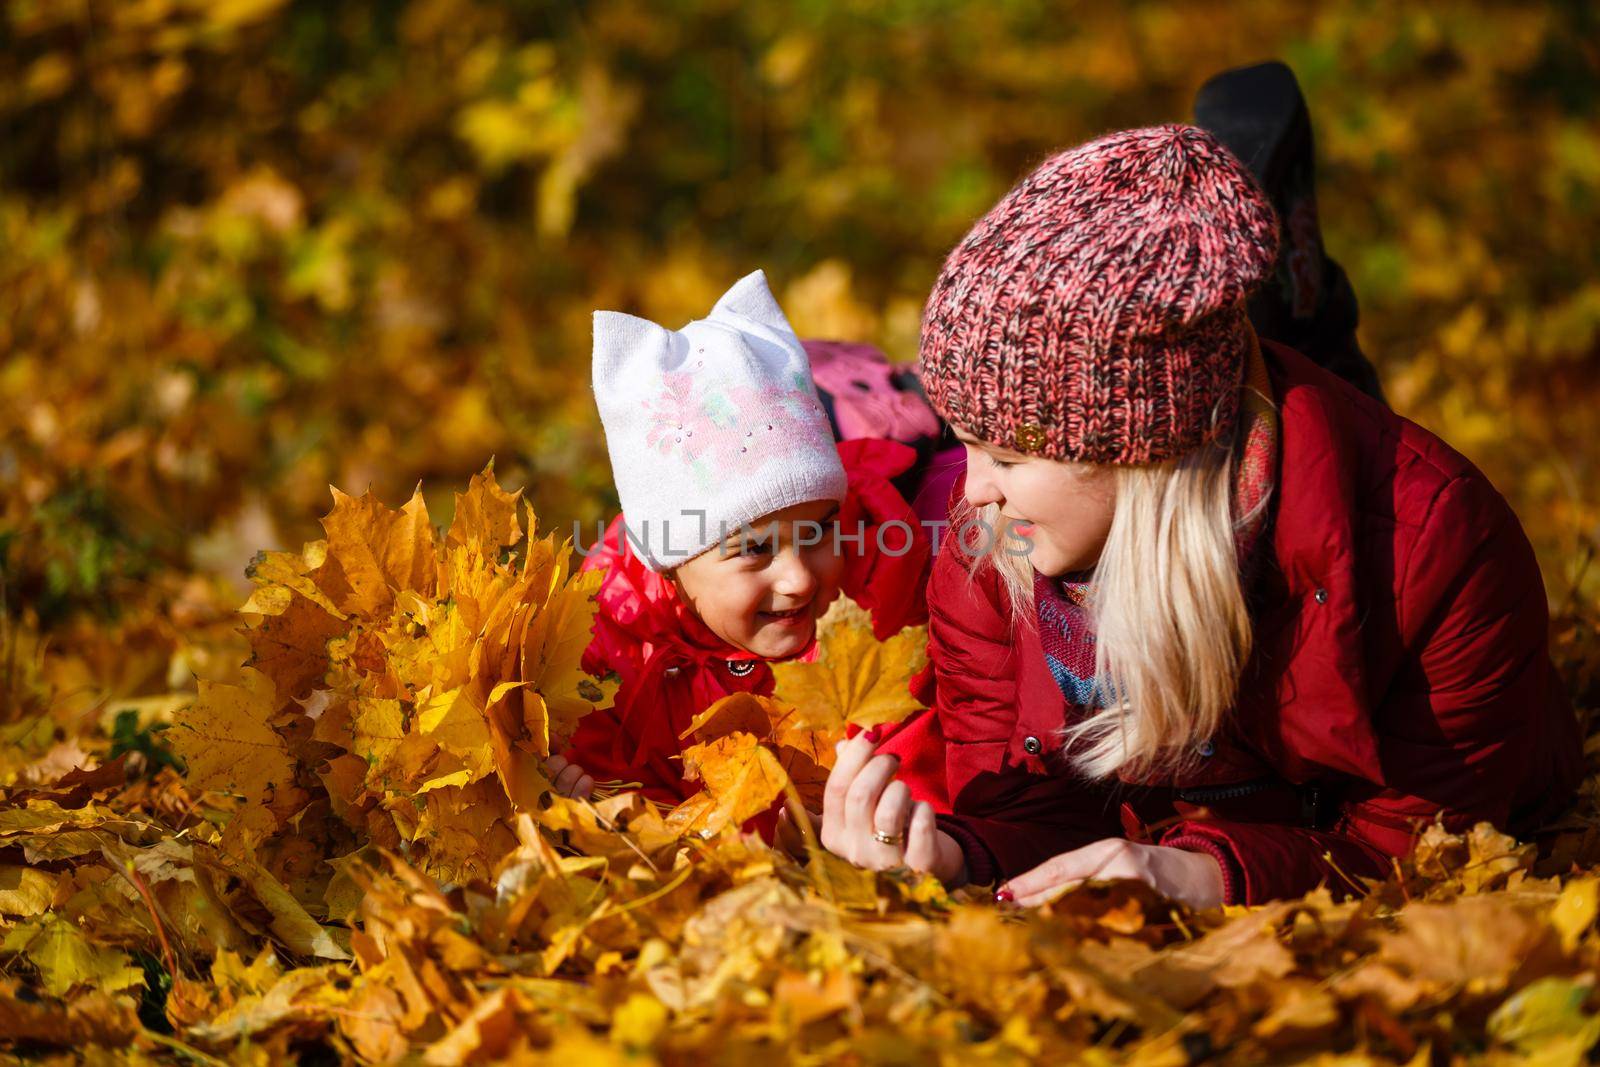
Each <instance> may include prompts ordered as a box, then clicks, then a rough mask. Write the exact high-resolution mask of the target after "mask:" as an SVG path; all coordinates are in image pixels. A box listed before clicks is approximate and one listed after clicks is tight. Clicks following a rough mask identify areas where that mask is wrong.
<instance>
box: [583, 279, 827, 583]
mask: <svg viewBox="0 0 1600 1067" xmlns="http://www.w3.org/2000/svg"><path fill="white" fill-rule="evenodd" d="M594 395H595V400H596V401H597V402H598V404H599V406H600V421H601V422H602V423H603V424H604V425H605V431H606V446H607V448H608V449H609V450H610V452H611V470H612V474H613V475H614V476H615V478H616V482H617V495H618V496H619V497H620V498H621V499H622V514H623V517H624V521H625V523H626V525H627V528H628V534H629V536H630V538H631V544H630V545H629V547H628V550H629V551H632V552H634V553H635V554H637V555H638V556H639V557H640V558H642V559H643V560H644V561H645V563H646V564H648V565H649V567H650V568H651V569H652V570H655V571H667V570H671V569H672V568H673V567H676V566H678V565H679V564H681V563H685V562H687V561H688V560H690V559H692V558H694V557H695V556H698V555H699V554H700V553H702V552H704V551H705V550H706V549H708V548H710V547H712V546H713V545H716V544H718V543H720V542H721V541H722V540H723V538H724V537H726V536H727V535H728V534H730V533H732V532H734V531H735V530H737V529H739V527H740V526H741V525H743V524H745V523H754V522H755V521H756V520H757V519H760V518H763V517H764V516H766V515H769V514H771V513H772V512H774V511H780V510H782V509H784V508H788V507H793V506H794V505H796V504H805V503H809V502H811V501H814V500H843V499H844V494H845V473H844V466H843V464H841V463H840V461H839V451H838V448H837V446H836V445H835V444H834V441H833V433H832V431H831V430H830V429H829V426H828V416H827V413H826V412H824V411H823V408H822V403H821V402H820V401H819V400H818V399H817V388H816V385H815V384H813V383H812V380H811V364H810V362H809V360H808V359H807V358H806V353H805V349H803V348H801V347H800V339H799V338H798V337H796V336H795V334H794V329H793V328H792V327H790V325H789V320H788V319H787V318H785V317H784V314H783V309H782V308H780V307H778V302H777V300H775V299H774V298H773V296H772V291H771V290H770V289H768V288H767V277H766V275H765V274H763V273H762V272H761V271H756V272H755V273H754V274H750V275H746V276H745V277H743V278H741V279H739V281H737V282H735V283H734V285H733V288H731V289H729V290H728V291H727V292H726V293H724V294H722V299H720V300H718V301H717V303H716V306H715V307H713V308H712V309H711V314H709V315H707V316H706V317H705V318H703V319H696V320H694V321H693V322H691V323H689V324H688V325H687V326H685V327H684V328H683V329H681V330H668V329H666V328H665V327H662V326H658V325H656V324H655V323H653V322H651V321H650V320H648V319H641V318H637V317H635V316H633V315H625V314H622V313H621V312H617V311H596V312H595V313H594Z"/></svg>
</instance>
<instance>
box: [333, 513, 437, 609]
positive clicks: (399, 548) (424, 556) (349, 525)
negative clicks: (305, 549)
mask: <svg viewBox="0 0 1600 1067" xmlns="http://www.w3.org/2000/svg"><path fill="white" fill-rule="evenodd" d="M322 528H323V529H324V530H326V531H327V534H328V555H329V556H330V557H332V558H333V559H334V560H336V561H338V564H339V567H340V568H341V569H342V570H343V572H344V580H345V582H347V583H348V584H349V590H348V591H347V592H345V593H344V595H343V597H342V598H341V599H340V601H339V609H340V610H341V611H344V612H346V613H348V614H352V615H368V616H370V615H375V614H377V613H379V612H380V611H384V610H387V609H388V607H389V606H390V604H392V603H393V601H394V594H395V593H396V591H398V590H402V589H411V590H416V591H418V592H423V593H428V592H432V590H433V588H434V585H435V583H436V581H437V577H438V573H437V559H436V555H435V552H434V530H433V526H432V524H431V523H430V522H429V521H428V505H427V504H426V503H425V502H424V501H423V499H422V489H421V487H420V486H419V487H418V488H417V490H416V491H415V492H413V493H412V494H411V499H410V500H408V501H407V502H406V505H405V507H403V508H401V509H400V510H399V511H394V510H392V509H390V508H388V507H386V506H385V505H384V504H383V502H382V501H380V500H379V499H378V498H377V497H375V496H373V495H372V493H371V491H370V490H369V491H368V492H367V493H366V494H365V495H363V496H361V497H360V498H359V499H358V498H356V497H352V496H349V495H348V494H346V493H342V492H340V491H339V490H338V489H336V488H335V489H333V510H332V511H331V512H329V513H328V514H327V515H325V516H324V517H323V519H322Z"/></svg>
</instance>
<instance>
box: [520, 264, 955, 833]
mask: <svg viewBox="0 0 1600 1067" xmlns="http://www.w3.org/2000/svg"><path fill="white" fill-rule="evenodd" d="M594 321H595V332H594V390H595V397H596V400H597V401H598V404H599V408H600V417H601V422H602V423H603V424H604V427H605V431H606V443H607V447H608V449H609V451H610V454H611V463H612V468H613V472H614V475H615V478H616V485H617V494H618V496H619V497H620V498H621V501H622V514H621V515H618V516H617V517H616V518H615V519H614V520H613V521H612V522H611V524H610V526H609V527H608V529H607V530H606V532H605V535H604V536H603V537H602V538H601V540H600V542H599V543H598V544H597V545H595V546H594V547H593V548H592V549H591V550H590V552H589V554H588V557H587V559H586V560H585V562H584V565H583V569H584V570H586V571H587V570H603V571H604V572H605V578H604V581H603V584H602V585H601V587H600V590H599V592H598V593H597V594H596V600H597V601H598V604H599V613H598V615H597V617H596V619H595V626H594V638H593V641H592V643H591V644H590V646H589V648H588V651H587V653H586V655H585V657H584V662H583V665H584V668H585V669H586V670H588V671H590V672H591V673H593V674H596V675H605V674H607V673H615V674H616V675H617V676H618V677H619V678H620V680H621V686H620V687H619V689H618V692H617V697H616V702H615V705H614V706H613V707H612V708H610V709H607V710H605V711H601V712H596V713H593V714H591V715H589V716H588V717H587V718H585V719H584V721H583V722H582V723H581V724H580V726H579V728H578V730H577V732H576V734H575V735H574V736H573V738H572V739H571V744H570V747H569V748H568V749H567V751H566V753H565V754H564V756H558V757H555V758H553V759H552V760H551V761H550V762H549V764H547V770H548V772H549V773H550V774H551V776H552V779H553V781H554V782H555V785H556V787H557V789H558V790H559V791H561V792H562V793H564V794H566V795H569V796H587V795H588V794H589V793H590V792H591V791H592V790H593V788H594V785H595V783H596V782H597V781H599V782H606V781H615V782H620V783H626V784H630V785H631V784H632V783H637V784H638V788H639V789H640V791H641V792H643V793H644V794H645V795H646V796H648V797H650V798H651V799H653V800H658V801H661V802H663V803H673V804H675V803H677V802H678V801H681V800H684V799H686V798H687V797H689V796H690V795H692V794H693V793H694V792H696V791H697V790H698V788H699V785H698V783H692V782H685V781H684V780H683V773H682V772H683V765H682V759H681V755H680V754H681V750H682V749H681V746H682V742H681V740H680V735H681V734H682V733H683V732H684V731H685V730H686V729H687V728H688V726H689V723H690V721H691V720H692V719H693V718H694V716H695V715H697V714H698V713H699V712H701V711H703V710H704V709H705V708H706V707H708V706H709V705H711V704H712V703H714V702H715V701H717V700H718V699H720V698H722V697H725V696H727V695H729V694H730V693H735V692H740V691H744V692H753V693H758V694H763V695H766V694H770V693H771V692H772V690H773V684H774V679H773V674H772V669H771V667H770V666H769V663H770V662H772V661H777V660H788V659H796V658H800V659H804V658H810V657H813V656H815V654H816V623H817V620H818V619H819V618H821V616H822V615H823V613H824V612H826V611H827V609H828V605H829V604H831V603H832V602H833V600H834V598H835V597H836V596H837V595H838V594H839V592H840V591H841V590H843V591H844V592H845V593H847V594H848V595H849V596H850V597H851V598H852V599H854V600H855V601H856V602H858V603H860V604H861V605H862V606H863V607H865V608H867V609H868V610H869V611H870V612H871V613H872V618H873V628H874V630H875V631H876V633H877V635H878V636H879V637H880V638H882V637H885V636H888V635H890V634H893V633H896V632H898V631H899V630H900V629H901V628H902V627H904V626H909V625H915V624H919V623H922V622H924V621H926V618H927V608H926V601H925V594H924V587H925V584H926V580H927V572H928V568H929V565H930V555H931V553H930V551H929V538H928V537H927V536H926V533H925V531H924V529H923V528H922V526H921V525H920V524H919V522H918V518H917V515H916V513H915V512H914V511H913V510H912V509H911V507H910V505H909V504H908V503H907V502H906V499H905V497H904V496H903V495H902V494H901V492H900V491H899V490H898V489H897V488H896V487H895V485H894V484H893V483H892V481H891V479H895V478H900V479H902V481H904V479H905V478H906V476H908V475H911V476H914V475H915V474H916V471H915V470H914V469H913V468H914V467H915V466H916V464H917V452H916V450H914V449H913V448H911V447H908V446H907V445H904V444H901V443H898V442H896V441H893V440H886V439H875V438H865V439H858V440H850V441H844V442H842V443H838V444H836V443H835V441H834V437H833V433H832V432H831V430H830V419H829V414H828V412H827V411H826V410H824V408H823V406H822V404H821V402H820V401H819V399H818V396H817V390H816V388H815V386H814V384H813V380H812V374H811V366H810V361H809V359H808V354H807V347H810V348H812V349H813V350H814V352H813V356H815V357H821V358H823V359H829V358H831V357H832V356H835V355H839V354H840V353H836V352H832V351H830V350H829V346H827V345H821V346H818V345H816V344H814V343H812V344H808V346H802V345H801V343H800V340H799V339H798V338H797V337H796V336H795V333H794V331H793V329H792V328H791V327H790V325H789V322H788V320H787V319H786V318H785V316H784V314H783V311H782V309H780V308H779V306H778V303H777V301H776V300H775V299H774V298H773V296H772V293H771V292H770V290H769V289H768V287H767V282H766V277H765V275H763V274H762V272H760V271H756V272H755V273H753V274H751V275H749V276H747V277H745V278H743V279H741V280H740V281H739V282H737V283H736V284H735V285H734V286H733V287H732V288H731V289H729V290H728V292H727V293H725V294H724V295H723V296H722V298H721V299H720V300H718V301H717V303H716V306H715V307H713V308H712V310H711V313H710V314H709V315H708V316H707V317H706V318H704V319H700V320H696V321H694V322H691V323H689V324H688V325H687V326H685V327H684V328H683V329H682V330H678V331H673V330H668V329H665V328H663V327H661V326H659V325H657V324H656V323H654V322H650V321H648V320H646V319H641V318H636V317H634V316H632V315H626V314H621V313H618V312H610V311H599V312H596V313H595V320H594ZM846 355H848V354H846ZM910 421H912V422H915V421H916V420H915V419H912V420H910ZM929 422H930V426H929V427H928V428H929V429H934V430H936V429H937V426H938V424H937V422H933V421H932V420H931V418H930V419H929ZM887 524H893V526H892V527H890V526H888V525H887ZM836 534H840V536H836Z"/></svg>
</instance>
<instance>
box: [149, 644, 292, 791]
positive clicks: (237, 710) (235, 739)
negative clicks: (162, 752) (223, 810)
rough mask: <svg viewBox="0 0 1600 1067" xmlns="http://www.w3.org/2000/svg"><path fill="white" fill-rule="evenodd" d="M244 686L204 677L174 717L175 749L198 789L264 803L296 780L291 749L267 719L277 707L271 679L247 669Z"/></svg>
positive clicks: (189, 779) (194, 788)
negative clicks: (191, 699)
mask: <svg viewBox="0 0 1600 1067" xmlns="http://www.w3.org/2000/svg"><path fill="white" fill-rule="evenodd" d="M242 673H243V677H244V685H242V686H238V685H224V684H222V683H220V682H210V681H206V680H205V679H201V680H200V683H199V688H200V692H199V696H198V697H196V699H195V702H194V704H193V705H191V706H190V707H188V708H185V709H184V710H182V711H180V712H178V713H177V714H176V715H175V716H173V729H172V732H171V735H170V736H171V737H172V747H173V749H174V750H175V751H176V752H177V753H178V755H180V756H182V757H183V759H184V762H185V763H186V764H187V765H188V768H189V770H188V776H187V777H188V781H189V787H190V788H191V789H193V790H195V791H197V792H198V791H202V790H214V791H216V792H222V793H231V794H233V795H234V796H237V797H240V798H242V799H244V800H245V801H248V802H250V803H256V804H260V803H263V802H264V801H266V800H267V799H268V798H269V796H270V795H271V794H272V793H273V791H275V790H278V789H283V788H285V787H287V786H288V785H289V784H290V783H291V782H292V781H293V779H294V761H293V759H292V758H291V757H290V755H289V747H288V745H287V744H285V743H284V740H283V738H282V737H281V736H280V735H279V734H278V733H277V731H275V730H274V729H273V728H272V727H271V725H269V721H270V720H271V718H272V715H273V713H274V712H275V711H276V710H277V704H276V700H275V694H276V690H275V688H274V686H273V684H272V680H271V679H270V678H268V677H267V676H266V675H264V674H262V673H261V672H260V671H256V670H250V669H248V668H247V669H246V670H244V671H243V672H242Z"/></svg>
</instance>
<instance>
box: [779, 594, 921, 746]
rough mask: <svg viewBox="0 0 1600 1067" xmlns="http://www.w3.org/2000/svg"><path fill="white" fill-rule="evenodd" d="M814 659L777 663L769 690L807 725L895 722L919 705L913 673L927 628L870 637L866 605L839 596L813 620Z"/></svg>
mask: <svg viewBox="0 0 1600 1067" xmlns="http://www.w3.org/2000/svg"><path fill="white" fill-rule="evenodd" d="M817 643H818V654H817V658H816V660H815V661H814V662H811V663H801V662H791V663H775V664H773V668H772V673H773V675H774V676H775V678H776V679H777V686H776V688H775V689H774V691H773V695H774V696H776V697H777V698H778V699H779V700H781V701H783V702H785V703H787V704H791V705H793V706H794V708H795V711H796V713H797V718H798V722H797V724H798V725H799V726H801V727H803V728H805V729H808V730H821V731H835V732H836V731H842V730H843V729H844V728H845V727H846V726H860V727H863V728H865V727H871V726H877V725H880V724H882V723H892V722H899V721H900V720H901V719H904V718H905V717H906V716H907V715H910V714H911V713H912V712H914V711H917V710H919V709H920V708H921V707H922V705H921V704H920V703H918V702H917V700H916V698H915V697H913V696H912V695H911V692H910V689H909V683H910V681H911V676H912V675H914V674H915V673H916V672H917V671H919V670H921V669H922V667H923V665H924V664H925V663H926V662H927V658H928V653H927V643H928V633H927V628H926V627H922V626H916V627H910V626H908V627H906V628H905V629H904V630H901V631H900V632H899V633H898V634H896V635H894V636H893V637H891V638H889V639H888V640H887V641H881V642H880V641H879V640H878V639H877V638H875V637H873V636H872V620H871V617H870V616H869V615H868V614H867V612H866V610H865V609H863V608H862V607H860V606H859V605H858V604H856V603H855V602H854V601H852V600H850V599H849V598H848V597H844V596H841V597H840V598H839V599H838V600H837V601H835V602H834V604H833V606H832V607H830V608H829V609H828V613H827V614H826V615H824V616H823V617H822V619H821V621H820V622H818V624H817Z"/></svg>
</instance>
